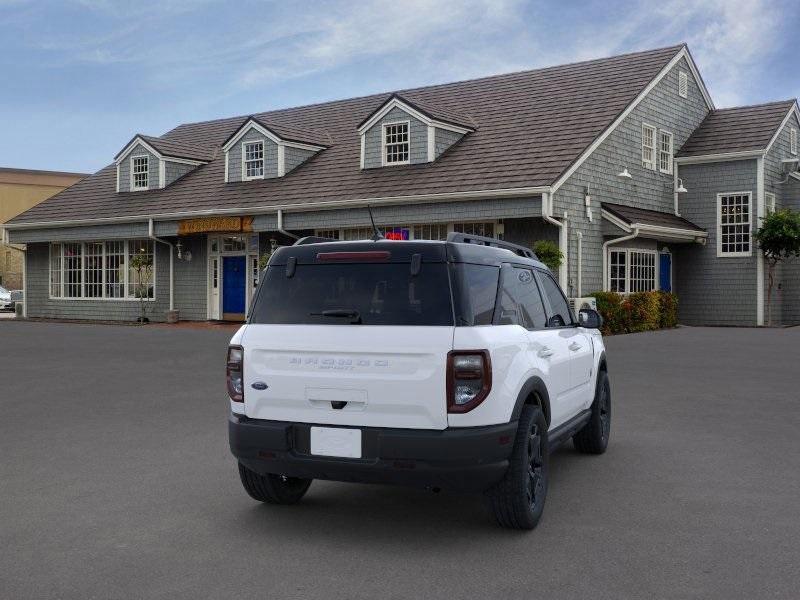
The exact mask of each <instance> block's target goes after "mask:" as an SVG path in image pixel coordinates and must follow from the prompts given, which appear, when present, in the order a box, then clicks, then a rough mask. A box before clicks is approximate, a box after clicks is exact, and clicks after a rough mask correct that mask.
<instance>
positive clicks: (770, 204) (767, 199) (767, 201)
mask: <svg viewBox="0 0 800 600" xmlns="http://www.w3.org/2000/svg"><path fill="white" fill-rule="evenodd" d="M764 208H766V210H767V214H768V215H769V214H772V213H774V212H775V194H774V193H773V192H765V193H764Z"/></svg>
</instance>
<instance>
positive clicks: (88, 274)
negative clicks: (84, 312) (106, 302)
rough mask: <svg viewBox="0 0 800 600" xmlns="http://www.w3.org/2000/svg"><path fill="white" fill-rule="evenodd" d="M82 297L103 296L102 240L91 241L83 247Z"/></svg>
mask: <svg viewBox="0 0 800 600" xmlns="http://www.w3.org/2000/svg"><path fill="white" fill-rule="evenodd" d="M83 282H84V283H83V285H84V288H83V295H84V298H102V297H103V242H91V243H87V244H84V247H83Z"/></svg>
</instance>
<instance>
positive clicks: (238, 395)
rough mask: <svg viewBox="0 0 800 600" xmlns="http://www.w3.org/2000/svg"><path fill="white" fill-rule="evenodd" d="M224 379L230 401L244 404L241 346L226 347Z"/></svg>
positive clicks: (242, 351)
mask: <svg viewBox="0 0 800 600" xmlns="http://www.w3.org/2000/svg"><path fill="white" fill-rule="evenodd" d="M225 379H226V381H227V384H228V396H230V399H231V400H233V401H234V402H244V348H242V347H241V346H228V360H227V366H226V369H225Z"/></svg>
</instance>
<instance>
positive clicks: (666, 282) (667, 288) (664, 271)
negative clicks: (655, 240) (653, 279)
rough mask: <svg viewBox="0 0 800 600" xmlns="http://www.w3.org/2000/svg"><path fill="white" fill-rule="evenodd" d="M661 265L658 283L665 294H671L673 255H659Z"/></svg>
mask: <svg viewBox="0 0 800 600" xmlns="http://www.w3.org/2000/svg"><path fill="white" fill-rule="evenodd" d="M659 257H660V258H659V263H658V271H659V277H658V283H659V288H661V290H662V291H664V292H671V291H672V255H671V254H667V253H666V252H665V253H662V254H659Z"/></svg>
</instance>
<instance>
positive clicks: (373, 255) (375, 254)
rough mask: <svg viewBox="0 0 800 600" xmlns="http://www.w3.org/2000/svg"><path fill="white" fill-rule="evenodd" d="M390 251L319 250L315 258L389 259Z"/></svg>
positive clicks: (326, 259) (335, 259) (325, 259)
mask: <svg viewBox="0 0 800 600" xmlns="http://www.w3.org/2000/svg"><path fill="white" fill-rule="evenodd" d="M391 256H392V254H391V252H388V251H385V250H369V251H367V252H319V253H317V260H323V261H328V260H330V261H337V260H389V258H391Z"/></svg>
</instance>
